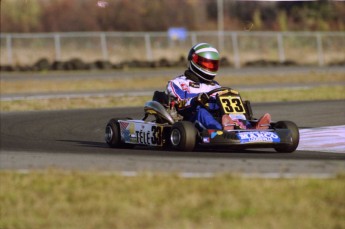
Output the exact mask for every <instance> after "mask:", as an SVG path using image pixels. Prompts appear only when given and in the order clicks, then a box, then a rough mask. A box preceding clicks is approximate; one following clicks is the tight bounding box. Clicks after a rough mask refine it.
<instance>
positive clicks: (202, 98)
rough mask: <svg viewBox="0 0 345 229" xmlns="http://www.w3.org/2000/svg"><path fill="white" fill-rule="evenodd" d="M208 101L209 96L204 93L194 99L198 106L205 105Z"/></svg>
mask: <svg viewBox="0 0 345 229" xmlns="http://www.w3.org/2000/svg"><path fill="white" fill-rule="evenodd" d="M209 99H210V96H209V95H208V94H206V93H200V94H199V95H198V96H197V97H196V101H197V103H198V104H200V105H203V106H204V105H205V104H206V103H208V100H209Z"/></svg>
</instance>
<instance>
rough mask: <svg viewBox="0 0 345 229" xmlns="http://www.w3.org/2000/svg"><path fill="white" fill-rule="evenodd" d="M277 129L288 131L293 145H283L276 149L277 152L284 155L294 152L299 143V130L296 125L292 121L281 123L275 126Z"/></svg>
mask: <svg viewBox="0 0 345 229" xmlns="http://www.w3.org/2000/svg"><path fill="white" fill-rule="evenodd" d="M275 128H276V129H288V130H290V134H291V143H290V144H281V145H277V146H275V147H274V149H275V150H276V151H277V152H282V153H292V152H294V151H295V150H296V149H297V147H298V143H299V130H298V127H297V125H296V124H295V123H293V122H291V121H279V122H277V123H276V125H275Z"/></svg>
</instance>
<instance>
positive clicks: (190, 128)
mask: <svg viewBox="0 0 345 229" xmlns="http://www.w3.org/2000/svg"><path fill="white" fill-rule="evenodd" d="M196 136H197V130H196V128H195V126H194V124H193V123H191V122H187V121H181V122H176V123H174V124H173V126H172V128H171V132H170V143H171V145H172V147H173V148H174V149H177V150H181V151H193V149H194V147H195V143H196Z"/></svg>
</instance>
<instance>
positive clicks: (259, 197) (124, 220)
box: [0, 170, 345, 229]
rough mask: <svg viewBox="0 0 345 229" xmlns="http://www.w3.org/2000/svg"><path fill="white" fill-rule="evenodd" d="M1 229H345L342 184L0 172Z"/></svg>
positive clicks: (338, 181) (222, 177) (336, 181)
mask: <svg viewBox="0 0 345 229" xmlns="http://www.w3.org/2000/svg"><path fill="white" fill-rule="evenodd" d="M0 178H1V183H2V185H1V188H0V190H1V192H0V202H1V217H0V228H2V229H8V228H11V229H16V228H18V229H19V228H26V229H30V228H34V229H40V228H42V229H43V228H50V229H54V228H71V229H72V228H84V229H92V228H131V229H135V228H172V229H173V228H220V229H221V228H296V227H297V228H345V218H344V217H343V216H344V215H345V199H344V188H345V177H344V176H343V175H339V176H338V177H336V178H332V179H327V180H322V179H306V178H297V179H256V178H253V179H242V178H239V177H236V176H230V175H218V176H216V177H214V178H195V179H185V178H180V177H179V176H176V175H175V174H160V175H158V174H140V175H139V176H136V177H123V176H119V175H116V174H111V175H104V174H100V173H94V172H62V171H57V170H49V171H45V172H37V171H36V172H31V173H30V174H20V173H13V172H5V171H2V172H0Z"/></svg>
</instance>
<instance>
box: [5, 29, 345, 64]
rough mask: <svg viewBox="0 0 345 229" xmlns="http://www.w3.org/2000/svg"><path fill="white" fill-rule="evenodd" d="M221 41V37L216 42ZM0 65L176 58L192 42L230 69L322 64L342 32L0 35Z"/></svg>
mask: <svg viewBox="0 0 345 229" xmlns="http://www.w3.org/2000/svg"><path fill="white" fill-rule="evenodd" d="M220 38H221V39H220ZM0 42H1V43H0V45H1V46H0V47H1V57H0V61H1V65H24V64H32V63H34V62H36V61H37V60H38V59H40V58H47V59H48V60H50V61H54V60H59V61H64V60H69V59H72V58H80V59H82V60H83V61H95V60H109V61H111V62H115V63H116V62H121V61H126V60H148V61H152V60H159V59H162V58H165V59H168V60H177V59H179V58H180V57H181V56H183V57H185V56H186V55H187V53H188V51H189V49H190V48H191V46H192V45H193V44H195V43H197V42H208V43H211V44H213V45H214V46H216V47H218V48H219V49H220V52H221V56H222V57H226V58H227V59H228V60H229V61H230V62H232V63H233V64H234V65H235V67H241V66H242V65H243V64H244V63H246V62H248V61H255V60H268V61H277V62H280V63H283V62H286V61H294V62H297V63H299V64H314V65H315V64H316V65H320V66H322V65H326V64H330V63H334V62H339V61H344V60H345V32H226V31H224V32H223V33H219V32H217V31H203V32H188V34H187V36H186V39H184V40H175V39H171V38H169V36H168V33H167V32H72V33H35V34H18V33H15V34H9V33H2V34H0Z"/></svg>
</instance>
